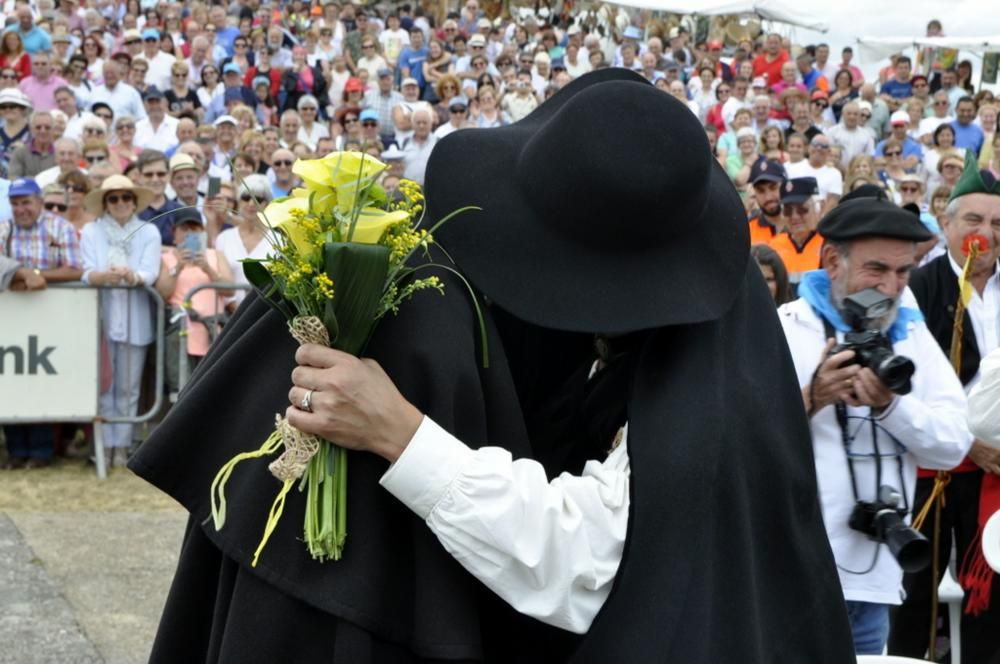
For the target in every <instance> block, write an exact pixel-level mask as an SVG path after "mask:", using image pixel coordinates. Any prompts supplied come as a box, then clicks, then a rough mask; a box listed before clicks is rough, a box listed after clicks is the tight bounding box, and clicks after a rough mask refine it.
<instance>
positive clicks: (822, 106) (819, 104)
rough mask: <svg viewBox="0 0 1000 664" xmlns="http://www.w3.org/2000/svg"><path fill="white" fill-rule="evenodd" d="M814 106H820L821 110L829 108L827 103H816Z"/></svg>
mask: <svg viewBox="0 0 1000 664" xmlns="http://www.w3.org/2000/svg"><path fill="white" fill-rule="evenodd" d="M813 106H819V107H820V108H827V107H828V106H829V104H828V103H826V102H825V101H814V102H813Z"/></svg>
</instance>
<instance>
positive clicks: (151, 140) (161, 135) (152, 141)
mask: <svg viewBox="0 0 1000 664" xmlns="http://www.w3.org/2000/svg"><path fill="white" fill-rule="evenodd" d="M179 122H180V120H178V119H177V118H175V117H173V116H172V115H164V116H163V120H162V121H161V122H160V126H159V127H157V128H156V129H154V128H153V123H152V122H151V121H150V119H149V118H148V117H146V118H144V119H142V120H139V121H138V122H136V123H135V138H134V139H133V140H134V141H135V144H136V145H137V146H139V147H140V148H142V149H143V150H145V149H147V148H148V149H151V150H159V151H160V152H166V151H167V150H169V149H170V148H172V147H175V146H176V145H177V143H178V140H177V125H178V123H179Z"/></svg>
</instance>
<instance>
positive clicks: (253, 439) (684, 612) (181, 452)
mask: <svg viewBox="0 0 1000 664" xmlns="http://www.w3.org/2000/svg"><path fill="white" fill-rule="evenodd" d="M442 278H444V279H446V281H447V282H448V285H447V287H446V295H445V296H444V297H441V296H440V295H437V294H435V293H430V292H424V293H420V294H418V295H417V296H416V297H415V298H414V299H413V300H412V301H411V302H408V303H406V304H405V305H403V307H402V309H401V313H400V315H399V316H398V317H390V318H387V319H386V320H385V321H383V322H382V324H381V325H380V326H379V328H378V329H377V331H376V334H375V336H374V338H373V340H372V343H371V344H370V346H369V348H368V350H367V351H366V355H368V356H370V357H373V358H375V359H377V360H378V361H379V362H380V363H381V364H382V366H383V367H384V368H385V369H386V371H387V372H388V373H389V375H390V376H391V377H392V378H393V380H394V381H395V382H396V383H397V385H398V386H399V388H400V390H401V392H402V393H403V394H404V396H406V397H407V398H408V399H409V400H411V401H412V402H413V403H414V404H415V405H416V406H417V407H418V408H420V409H421V410H422V411H423V412H425V413H427V414H428V415H429V416H430V417H432V418H433V419H434V420H435V421H437V422H438V423H439V424H441V425H442V426H444V428H446V429H448V430H449V431H451V432H453V433H454V434H456V435H457V436H458V437H459V438H460V439H462V440H463V441H465V442H466V443H467V444H469V445H470V446H472V447H478V446H480V445H483V444H492V445H500V446H503V447H506V448H508V449H510V450H511V451H512V452H513V454H514V456H515V457H522V456H528V455H532V454H535V456H538V457H539V458H543V459H544V460H546V461H547V467H548V468H549V470H550V471H551V472H555V471H557V470H559V467H558V466H560V465H562V466H563V467H567V468H568V467H570V466H571V465H574V466H575V465H576V462H574V461H572V460H571V459H570V457H573V456H574V455H573V454H572V453H571V452H572V451H569V452H567V450H566V449H565V440H566V439H567V437H568V435H569V434H567V431H572V430H573V427H572V426H569V425H567V426H566V427H564V426H557V425H556V424H555V422H557V421H572V420H573V419H574V417H573V415H572V414H573V413H578V414H579V407H580V403H583V402H581V401H580V400H577V399H575V398H574V397H573V395H574V394H576V393H577V392H578V391H579V385H580V378H579V376H580V375H581V374H580V372H579V371H578V370H575V371H574V368H576V369H578V367H579V362H580V360H583V359H584V354H583V353H579V354H578V351H579V349H580V348H581V344H580V338H579V337H578V336H576V335H566V336H565V337H564V342H565V348H566V349H572V350H567V351H566V355H568V356H569V358H570V359H568V360H567V359H566V358H565V357H563V358H561V359H560V360H559V361H557V362H554V364H557V365H559V366H560V367H561V369H560V371H559V372H557V375H555V376H554V377H553V376H545V377H544V379H543V378H542V377H540V376H539V374H541V373H544V372H539V371H538V370H537V369H535V368H534V364H533V363H536V362H542V361H547V360H548V359H549V357H550V354H551V353H556V354H557V355H559V353H560V345H559V343H558V342H557V341H555V339H556V338H557V337H554V336H552V335H548V336H545V335H543V337H544V341H542V342H539V341H538V337H537V336H533V335H531V334H523V332H524V330H523V329H521V330H520V332H518V331H517V330H518V328H517V326H516V325H510V324H509V321H507V322H508V324H507V325H505V326H503V327H502V329H504V333H503V336H502V337H501V335H498V333H497V332H496V328H495V327H494V326H493V323H492V320H491V316H490V315H489V312H488V311H487V312H486V314H487V323H488V329H489V337H490V340H489V344H488V347H489V354H490V358H491V359H490V367H489V368H488V369H483V368H482V367H481V366H480V364H479V351H480V348H479V347H478V344H477V328H476V323H475V319H474V315H473V312H472V309H471V306H470V301H469V298H468V296H467V295H466V294H465V293H463V292H462V287H461V286H460V285H458V284H457V282H455V281H454V280H453V279H448V278H447V276H446V275H443V276H442ZM526 339H527V341H526ZM294 350H295V346H294V342H293V341H292V340H291V338H290V336H289V335H288V333H287V330H286V328H285V325H284V322H283V321H282V320H281V319H280V317H279V316H278V315H277V314H276V313H274V312H273V311H271V310H270V309H269V308H268V307H267V306H266V305H265V304H263V303H262V302H261V301H260V300H259V299H257V298H254V297H251V298H248V301H247V302H246V303H244V305H243V306H242V308H241V309H240V311H239V312H238V314H237V316H236V317H235V318H234V320H233V321H232V322H231V323H230V325H229V326H228V327H227V329H226V331H225V334H224V335H223V337H222V338H221V339H220V340H219V342H218V343H217V344H216V346H215V347H213V349H212V350H211V352H210V354H209V356H208V357H207V358H206V360H205V361H204V362H203V363H202V364H201V366H199V368H198V371H197V372H196V374H195V376H194V377H193V380H192V383H191V384H190V385H189V386H188V388H187V389H186V390H185V392H184V394H183V395H182V398H181V400H180V402H179V403H178V404H177V406H176V408H175V409H174V410H173V411H172V412H171V414H170V415H169V416H168V418H167V419H166V420H165V421H164V423H163V424H162V425H161V426H160V427H158V429H157V430H156V432H155V433H154V435H153V436H152V437H151V438H150V439H149V440H148V441H147V442H146V443H145V444H144V445H143V446H142V447H141V448H140V450H139V452H138V453H137V455H136V456H135V457H134V459H133V461H132V463H131V464H130V466H131V467H132V469H133V470H134V471H135V472H136V473H137V474H139V475H141V476H143V477H144V478H146V479H147V480H149V481H150V482H152V483H153V484H155V485H156V486H158V487H160V488H161V489H163V490H164V491H166V492H167V493H169V494H170V495H172V496H173V497H174V498H176V499H177V500H178V501H179V502H181V503H182V504H183V505H184V506H185V507H186V508H187V509H188V510H189V511H190V513H191V515H192V516H191V521H190V522H189V526H188V530H187V533H186V536H185V540H184V545H183V549H182V552H181V559H180V563H179V566H178V572H177V575H176V578H175V580H174V584H173V587H172V589H171V591H170V595H169V598H168V601H167V605H166V608H165V610H164V615H163V618H162V620H161V625H160V629H159V632H158V635H157V639H156V643H155V645H154V650H153V655H152V659H151V661H153V662H182V661H183V662H194V661H198V662H202V661H203V662H273V661H288V662H311V661H334V662H352V663H354V662H360V663H364V662H413V661H490V662H559V661H573V662H676V663H682V664H719V663H728V662H733V663H736V662H739V663H741V664H742V663H753V662H760V663H764V662H787V663H789V664H799V663H804V662H810V663H820V664H825V663H830V664H833V663H843V664H847V663H848V662H853V661H854V655H853V648H852V646H851V637H850V632H849V629H848V626H847V620H846V613H845V609H844V603H843V599H842V596H841V592H840V586H839V583H838V580H837V576H836V573H835V570H834V565H833V557H832V554H831V552H830V548H829V545H828V543H827V539H826V535H825V531H824V529H823V526H822V522H821V517H820V513H819V503H818V497H817V488H816V480H815V471H814V466H813V458H812V451H811V445H810V439H809V429H808V424H807V422H806V419H805V416H804V413H803V412H802V407H801V400H800V396H799V393H798V389H797V386H796V384H795V379H794V372H793V371H792V363H791V358H790V356H789V353H788V350H787V347H786V345H785V343H784V340H783V337H782V336H781V330H780V327H779V325H778V321H777V317H776V314H775V312H774V309H773V304H771V302H770V300H769V298H768V295H767V290H766V288H765V287H764V284H763V281H762V279H761V278H760V275H759V271H758V270H757V268H756V266H755V265H754V264H753V263H752V262H751V263H750V265H749V268H748V272H747V277H746V280H745V282H744V286H743V288H742V289H741V292H740V294H739V295H738V296H737V298H736V302H735V304H734V305H733V307H732V309H731V310H730V312H729V313H728V314H727V315H726V316H725V317H723V318H722V319H721V320H719V321H715V322H711V323H704V324H700V325H694V326H689V327H683V328H673V329H664V330H658V331H654V332H652V333H650V334H649V335H648V336H647V339H646V341H645V343H644V344H643V346H642V348H641V350H640V351H637V352H640V355H639V356H638V362H637V363H636V365H635V367H636V368H635V369H634V378H633V379H632V381H631V382H632V387H631V390H630V391H629V392H628V393H629V394H630V395H631V397H630V398H629V400H628V403H627V411H628V419H629V422H630V428H629V440H628V451H629V455H630V458H631V473H632V482H631V496H632V498H631V500H632V503H631V507H630V521H629V531H628V539H627V542H626V546H625V553H624V557H623V560H622V565H621V568H620V570H619V574H618V577H617V579H616V581H615V586H614V589H613V591H612V594H611V596H610V598H609V600H608V602H607V603H606V604H605V606H604V608H603V610H602V611H601V612H600V614H599V615H598V617H597V619H596V620H595V622H594V624H593V626H592V628H591V630H590V632H589V633H588V634H587V635H585V636H583V637H579V636H576V635H572V634H569V633H567V632H564V631H562V630H558V629H555V628H551V627H548V626H545V625H542V624H541V623H538V622H536V621H533V620H530V619H527V618H525V617H523V616H520V615H518V614H516V613H515V612H514V611H512V610H511V609H510V608H509V607H507V606H506V605H504V604H503V603H501V602H499V600H497V599H496V598H495V596H493V595H492V594H491V593H489V592H488V591H486V590H485V589H484V588H483V587H482V586H481V585H480V584H479V583H478V582H477V581H475V579H474V578H473V577H472V576H471V575H469V574H468V573H466V572H465V571H464V570H462V569H461V568H460V566H459V565H458V564H457V563H456V562H455V561H453V560H452V559H451V558H450V557H449V556H448V554H447V553H446V552H445V551H444V550H443V548H442V547H441V546H440V545H439V543H438V542H437V541H436V539H435V538H434V536H433V535H432V534H431V533H430V531H429V530H428V529H427V528H426V526H425V525H424V524H423V523H422V522H421V521H420V520H419V519H418V518H417V517H416V516H414V515H413V514H412V513H411V512H409V510H408V509H406V508H405V507H403V506H402V505H400V504H398V503H397V502H395V499H394V498H392V497H391V496H390V495H389V494H388V493H387V492H385V491H384V490H382V489H381V487H379V486H378V478H379V477H380V476H381V474H382V473H383V472H384V471H385V469H386V467H387V464H386V462H385V461H384V460H382V459H380V458H377V457H375V456H374V455H367V454H355V453H352V454H351V455H350V462H349V463H350V465H349V473H348V477H349V490H348V510H349V513H348V539H347V544H346V548H345V557H344V559H343V560H341V561H338V562H328V563H322V564H321V563H316V562H314V561H312V560H311V559H310V558H309V556H308V553H307V552H306V550H305V547H304V545H303V543H302V542H301V541H300V540H301V533H302V514H303V504H302V496H301V494H298V493H297V492H294V491H293V492H292V493H290V494H289V501H288V503H287V504H286V507H285V514H284V517H283V518H282V521H281V523H280V525H279V526H278V528H277V530H276V531H275V533H274V534H273V536H272V538H271V540H270V542H269V544H268V547H267V549H266V550H265V551H264V553H263V555H262V557H261V560H260V563H259V565H258V567H257V568H255V569H251V568H250V566H249V561H250V558H251V557H252V553H253V551H254V549H255V547H256V545H257V542H258V541H259V538H260V535H261V532H262V529H263V526H264V521H265V520H266V515H267V512H268V509H269V507H270V504H271V501H272V500H273V498H274V496H275V493H276V492H277V490H278V488H279V484H278V482H277V480H274V479H273V478H272V477H271V476H270V474H269V473H268V471H267V468H266V465H267V462H266V461H265V460H256V461H248V462H244V463H243V464H242V465H241V466H240V467H238V468H237V470H236V472H235V473H234V474H233V476H232V478H231V480H230V483H229V488H228V490H227V495H228V501H229V516H228V521H227V524H226V526H225V528H224V529H223V530H222V531H221V532H216V531H215V529H214V527H213V526H212V524H211V521H210V520H207V519H208V516H209V506H208V496H209V485H210V483H211V481H212V478H213V477H214V475H215V473H216V471H217V470H218V468H219V467H220V466H221V465H222V464H223V463H225V462H226V461H227V460H228V459H229V458H230V457H232V456H233V455H234V454H236V453H237V452H240V451H244V450H248V449H252V448H256V447H257V446H258V445H259V444H260V443H261V442H262V441H263V440H264V438H265V437H266V436H267V435H268V433H269V432H270V431H271V428H272V426H273V419H274V415H275V413H279V412H283V411H284V409H285V407H286V405H287V392H288V388H289V387H290V378H289V374H290V371H291V369H292V368H293V367H294V358H293V356H294ZM505 353H511V354H512V355H511V361H510V363H509V366H508V362H507V359H508V358H507V357H505ZM587 361H589V359H588V360H587ZM512 373H513V377H512ZM515 384H516V385H517V386H518V390H519V391H520V397H521V398H519V393H518V392H516V391H515V389H514V386H515ZM538 385H545V386H552V387H553V389H556V390H557V392H558V394H557V395H556V396H555V397H554V398H552V399H549V400H547V399H546V397H545V395H544V394H543V393H542V392H541V391H539V390H538V389H537V387H538ZM529 392H532V393H533V396H532V397H531V399H530V400H529V399H526V398H525V396H524V395H525V394H527V393H529ZM550 402H551V403H550ZM553 404H554V405H553ZM574 404H576V405H574ZM522 406H523V407H524V410H525V411H526V410H527V409H529V408H531V409H532V410H533V411H534V412H533V413H532V414H530V415H525V414H524V412H522ZM574 409H575V410H574ZM545 413H548V414H550V415H551V417H549V419H548V420H547V421H542V420H545V419H546V416H544V415H540V414H545ZM577 419H579V418H577ZM525 421H528V422H529V423H530V424H529V425H530V426H531V427H532V428H531V431H532V436H531V442H530V443H529V435H528V433H527V432H526V426H525ZM536 433H537V435H535V434H536ZM557 443H558V444H557ZM585 445H587V446H588V453H590V454H588V455H589V456H591V457H592V458H594V454H593V453H596V452H597V450H598V449H599V448H598V446H595V445H593V444H592V443H591V442H586V443H585ZM550 447H557V448H558V449H556V450H555V451H553V450H552V449H549V448H550ZM576 456H579V455H576ZM574 469H575V468H574Z"/></svg>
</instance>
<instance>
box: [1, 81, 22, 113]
mask: <svg viewBox="0 0 1000 664" xmlns="http://www.w3.org/2000/svg"><path fill="white" fill-rule="evenodd" d="M4 78H7V77H6V76H4ZM15 108H21V107H20V106H18V105H17V104H4V105H3V106H0V111H10V110H13V109H15Z"/></svg>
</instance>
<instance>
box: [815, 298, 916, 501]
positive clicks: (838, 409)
mask: <svg viewBox="0 0 1000 664" xmlns="http://www.w3.org/2000/svg"><path fill="white" fill-rule="evenodd" d="M819 318H820V320H821V321H822V322H823V330H824V334H825V335H826V336H825V337H824V338H826V339H836V338H837V331H836V330H835V329H834V327H833V325H831V324H830V321H828V320H827V319H826V318H824V317H823V316H822V315H821V316H820V317H819ZM833 408H834V412H835V413H836V415H837V424H838V425H839V426H840V440H841V442H842V443H843V445H844V455H845V456H846V457H847V470H848V472H850V474H851V490H852V491H853V492H854V500H855V502H857V501H859V500H860V498H859V497H858V478H857V474H856V473H855V472H854V457H853V456H852V455H851V435H850V434H849V433H848V432H847V419H848V418H847V404H845V403H844V402H843V401H838V402H836V403H835V404H834V405H833ZM867 419H868V422H869V423H870V425H871V430H872V448H873V450H874V454H873V457H874V459H875V491H876V492H878V488H879V487H880V486H882V454H881V453H880V452H879V448H878V427H877V426H876V425H875V419H874V418H872V417H871V416H869V417H868V418H867ZM896 462H897V464H898V469H899V492H900V494H901V495H902V497H903V505H904V507H905V509H906V510H907V511H908V510H909V499H908V498H907V496H906V484H905V483H904V482H903V460H902V459H901V458H897V459H896Z"/></svg>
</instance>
